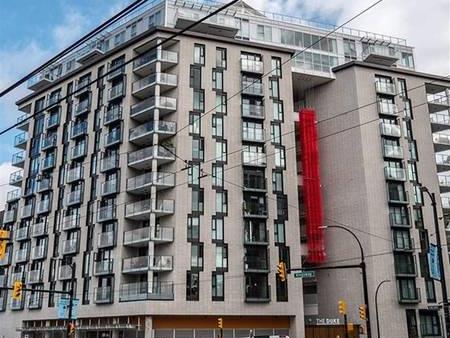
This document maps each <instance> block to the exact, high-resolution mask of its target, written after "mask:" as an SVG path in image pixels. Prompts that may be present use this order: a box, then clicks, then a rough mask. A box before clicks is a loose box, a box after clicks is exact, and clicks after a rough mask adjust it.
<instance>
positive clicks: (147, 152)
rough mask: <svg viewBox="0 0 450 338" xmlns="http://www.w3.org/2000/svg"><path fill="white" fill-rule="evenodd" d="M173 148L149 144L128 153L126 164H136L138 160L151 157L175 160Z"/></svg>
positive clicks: (151, 158) (145, 159)
mask: <svg viewBox="0 0 450 338" xmlns="http://www.w3.org/2000/svg"><path fill="white" fill-rule="evenodd" d="M174 154H175V148H173V147H168V146H165V147H162V146H150V147H146V148H143V149H139V150H136V151H133V152H131V153H128V165H129V166H134V165H138V164H139V162H141V163H142V162H145V161H149V160H153V159H157V160H166V161H175V155H174Z"/></svg>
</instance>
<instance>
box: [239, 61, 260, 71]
mask: <svg viewBox="0 0 450 338" xmlns="http://www.w3.org/2000/svg"><path fill="white" fill-rule="evenodd" d="M241 71H242V72H246V73H255V74H264V64H263V62H262V61H257V60H247V59H241Z"/></svg>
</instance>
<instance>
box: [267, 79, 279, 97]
mask: <svg viewBox="0 0 450 338" xmlns="http://www.w3.org/2000/svg"><path fill="white" fill-rule="evenodd" d="M269 84H270V97H272V98H274V99H278V98H280V87H279V83H278V78H275V79H270V80H269Z"/></svg>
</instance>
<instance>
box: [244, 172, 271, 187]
mask: <svg viewBox="0 0 450 338" xmlns="http://www.w3.org/2000/svg"><path fill="white" fill-rule="evenodd" d="M243 189H244V190H257V191H260V190H261V191H265V190H266V189H267V181H266V178H265V177H262V176H259V175H250V174H245V175H244V187H243Z"/></svg>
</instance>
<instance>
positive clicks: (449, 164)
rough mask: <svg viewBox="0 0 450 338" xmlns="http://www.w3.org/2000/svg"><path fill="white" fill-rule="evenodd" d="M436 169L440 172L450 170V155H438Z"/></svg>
mask: <svg viewBox="0 0 450 338" xmlns="http://www.w3.org/2000/svg"><path fill="white" fill-rule="evenodd" d="M436 167H437V171H438V172H442V171H449V170H450V155H445V154H436Z"/></svg>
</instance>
